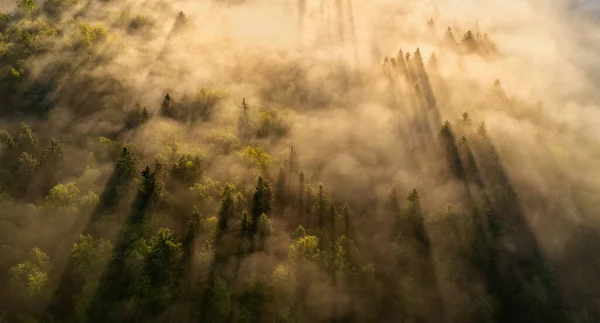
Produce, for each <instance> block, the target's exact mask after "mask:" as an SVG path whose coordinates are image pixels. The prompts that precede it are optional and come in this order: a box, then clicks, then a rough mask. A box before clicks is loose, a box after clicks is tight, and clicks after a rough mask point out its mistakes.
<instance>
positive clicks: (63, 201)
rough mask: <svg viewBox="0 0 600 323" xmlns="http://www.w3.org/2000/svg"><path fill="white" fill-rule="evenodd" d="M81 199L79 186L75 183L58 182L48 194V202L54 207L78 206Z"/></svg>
mask: <svg viewBox="0 0 600 323" xmlns="http://www.w3.org/2000/svg"><path fill="white" fill-rule="evenodd" d="M78 201H79V188H77V186H76V185H75V183H69V184H58V185H56V186H54V187H53V188H52V189H51V190H50V192H49V193H48V196H46V203H48V205H49V206H50V207H54V208H71V209H73V208H76V207H77V202H78Z"/></svg>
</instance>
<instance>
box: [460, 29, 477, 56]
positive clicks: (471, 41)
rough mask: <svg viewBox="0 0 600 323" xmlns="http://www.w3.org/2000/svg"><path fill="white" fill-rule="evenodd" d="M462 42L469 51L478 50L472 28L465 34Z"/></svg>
mask: <svg viewBox="0 0 600 323" xmlns="http://www.w3.org/2000/svg"><path fill="white" fill-rule="evenodd" d="M461 44H462V46H463V47H464V48H465V50H466V51H467V52H472V51H475V50H477V40H476V39H475V36H474V35H473V32H472V31H470V30H468V31H467V32H466V33H465V35H464V36H463V39H462V42H461Z"/></svg>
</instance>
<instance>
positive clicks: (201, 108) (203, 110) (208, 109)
mask: <svg viewBox="0 0 600 323" xmlns="http://www.w3.org/2000/svg"><path fill="white" fill-rule="evenodd" d="M223 98H224V94H223V93H222V92H221V91H220V90H218V89H207V88H201V89H200V90H198V91H197V92H196V96H195V97H194V101H193V109H194V111H193V115H195V116H199V117H200V118H202V119H203V120H208V119H210V118H211V117H212V115H213V113H214V108H215V106H216V105H217V104H218V103H219V102H220V101H221V100H223Z"/></svg>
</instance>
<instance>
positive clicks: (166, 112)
mask: <svg viewBox="0 0 600 323" xmlns="http://www.w3.org/2000/svg"><path fill="white" fill-rule="evenodd" d="M174 108H175V106H174V104H173V99H172V98H171V95H169V93H167V94H165V97H164V98H163V100H162V103H161V104H160V113H161V114H162V115H163V116H165V117H169V118H174V117H175V109H174Z"/></svg>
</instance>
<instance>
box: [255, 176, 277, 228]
mask: <svg viewBox="0 0 600 323" xmlns="http://www.w3.org/2000/svg"><path fill="white" fill-rule="evenodd" d="M273 202H274V194H273V189H272V188H271V183H269V181H268V180H266V179H265V178H264V177H262V176H259V177H258V181H257V182H256V188H255V191H254V195H253V196H252V211H251V214H252V228H253V230H252V231H253V232H256V225H257V224H258V222H259V221H260V216H261V215H262V214H269V213H271V210H272V208H273V204H274V203H273Z"/></svg>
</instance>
